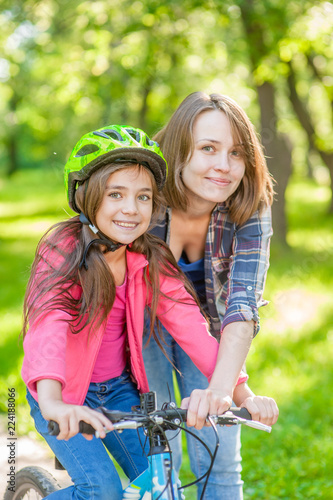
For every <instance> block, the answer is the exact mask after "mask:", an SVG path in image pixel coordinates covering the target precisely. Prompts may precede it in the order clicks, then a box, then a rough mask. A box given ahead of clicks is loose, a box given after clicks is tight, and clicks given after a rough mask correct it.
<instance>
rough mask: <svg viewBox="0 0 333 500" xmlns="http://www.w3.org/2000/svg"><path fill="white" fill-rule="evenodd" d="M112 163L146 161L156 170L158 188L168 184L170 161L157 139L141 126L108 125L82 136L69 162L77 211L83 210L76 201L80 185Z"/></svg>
mask: <svg viewBox="0 0 333 500" xmlns="http://www.w3.org/2000/svg"><path fill="white" fill-rule="evenodd" d="M110 162H129V163H139V164H143V165H145V166H146V167H148V168H149V169H150V170H151V172H152V173H153V175H154V177H155V180H156V185H157V189H158V190H161V189H162V187H163V186H164V183H165V180H166V176H167V163H166V161H165V159H164V158H163V155H162V152H161V150H160V148H159V145H158V144H157V142H154V141H152V140H151V139H150V138H149V137H148V136H147V135H146V134H145V132H143V131H142V130H140V129H138V128H132V127H126V126H123V125H108V126H106V127H103V128H100V129H98V130H95V131H94V132H89V133H88V134H85V135H84V136H83V137H81V139H80V140H79V142H78V143H77V144H76V146H75V147H74V149H73V151H72V153H71V155H70V157H69V160H68V161H67V163H66V165H65V171H64V176H65V186H66V191H67V194H68V203H69V206H70V207H71V208H72V209H73V210H74V211H75V212H78V213H80V210H79V209H78V208H77V206H76V204H75V191H76V189H77V185H78V184H80V183H82V182H84V181H85V180H87V179H88V178H89V177H90V176H91V174H92V173H93V172H95V171H96V170H98V169H99V168H101V167H103V166H104V165H107V164H108V163H110Z"/></svg>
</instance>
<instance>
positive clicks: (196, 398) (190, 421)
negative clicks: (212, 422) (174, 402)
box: [181, 389, 232, 429]
mask: <svg viewBox="0 0 333 500" xmlns="http://www.w3.org/2000/svg"><path fill="white" fill-rule="evenodd" d="M231 403H232V400H231V397H230V396H228V395H226V394H224V393H223V392H221V391H218V390H216V389H215V390H213V389H205V390H202V389H195V390H194V391H193V392H192V394H191V396H190V397H189V398H185V399H183V401H182V403H181V408H185V409H186V408H187V425H189V426H193V427H195V428H196V429H202V427H203V426H204V425H205V423H206V418H207V415H221V414H222V413H224V412H225V411H227V410H228V409H229V408H230V406H231Z"/></svg>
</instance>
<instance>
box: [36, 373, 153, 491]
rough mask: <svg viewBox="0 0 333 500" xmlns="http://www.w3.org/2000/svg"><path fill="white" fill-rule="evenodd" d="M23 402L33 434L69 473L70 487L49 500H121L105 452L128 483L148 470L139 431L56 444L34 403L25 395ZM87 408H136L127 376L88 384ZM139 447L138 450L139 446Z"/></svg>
mask: <svg viewBox="0 0 333 500" xmlns="http://www.w3.org/2000/svg"><path fill="white" fill-rule="evenodd" d="M27 400H28V402H29V405H30V408H31V415H32V417H33V419H34V421H35V426H36V429H37V431H38V432H39V433H40V434H41V435H42V436H43V437H44V438H45V440H46V441H47V443H48V444H49V446H50V448H51V449H52V451H53V453H54V454H55V455H56V457H57V458H58V460H59V461H60V463H61V464H62V465H63V466H64V467H65V469H66V470H67V472H68V473H69V475H70V477H71V478H72V481H73V483H74V485H73V486H69V487H68V488H65V489H62V490H59V491H58V492H56V493H51V494H50V495H49V496H48V497H47V498H50V499H52V500H53V499H54V500H56V499H59V500H60V499H61V500H66V499H75V500H79V499H80V500H88V499H89V500H110V499H112V500H118V499H119V500H121V499H122V497H123V496H122V490H123V488H122V485H121V481H120V478H119V476H118V473H117V471H116V468H115V466H114V464H113V462H112V460H111V458H110V457H109V455H108V453H107V450H108V451H109V452H110V453H111V455H112V456H113V457H114V458H115V460H116V461H117V462H118V464H119V465H120V466H121V467H122V469H123V471H124V472H125V474H126V475H127V477H128V478H129V479H130V480H131V481H132V480H133V479H135V478H136V477H137V476H138V475H139V474H141V473H142V472H143V471H144V470H146V469H147V467H148V461H147V458H146V453H147V451H148V450H147V449H145V451H143V450H142V446H143V443H145V436H144V434H143V432H142V429H140V430H139V436H138V431H136V430H125V431H123V432H122V433H118V432H116V431H114V432H113V431H112V432H109V433H108V434H107V435H106V437H105V438H104V439H96V438H95V437H93V439H92V440H91V441H88V440H86V439H85V438H84V437H83V436H82V435H81V434H77V435H76V436H74V437H72V438H71V439H69V440H68V441H63V440H61V441H59V440H57V439H56V437H54V436H49V434H48V433H47V424H48V422H47V421H46V420H45V419H44V418H43V416H42V414H41V412H40V409H39V406H38V403H37V402H36V401H35V399H34V398H33V397H32V396H31V394H30V393H29V392H28V394H27ZM84 404H85V405H86V406H89V407H90V408H97V407H98V406H104V407H106V408H108V409H109V410H122V411H130V410H131V407H132V406H134V405H138V404H140V398H139V393H138V390H137V388H136V385H135V384H134V383H133V382H132V380H131V378H130V375H129V373H128V372H123V373H122V375H121V376H120V377H115V378H112V379H110V380H108V381H106V382H102V383H98V384H97V383H91V384H90V386H89V390H88V394H87V397H86V400H85V402H84ZM141 443H142V446H141Z"/></svg>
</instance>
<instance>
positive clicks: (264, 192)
mask: <svg viewBox="0 0 333 500" xmlns="http://www.w3.org/2000/svg"><path fill="white" fill-rule="evenodd" d="M156 140H157V141H158V142H159V144H160V147H161V149H162V152H163V155H164V156H165V158H166V160H167V162H168V166H169V176H168V179H167V182H166V185H165V188H164V195H165V198H166V202H167V205H168V209H167V210H166V212H165V214H164V216H163V217H162V218H161V219H160V221H159V223H158V226H157V227H155V228H154V229H153V233H154V234H156V235H158V236H160V237H161V238H162V239H163V240H164V241H165V242H166V243H168V245H169V246H170V249H171V251H172V253H173V255H174V257H175V259H176V260H177V262H178V264H179V266H180V267H181V268H182V270H183V271H184V272H185V273H186V275H187V277H188V278H189V279H190V280H191V282H192V284H193V286H194V288H195V290H196V292H197V295H198V297H199V300H200V303H201V307H202V308H203V309H204V311H205V312H206V314H207V315H208V317H209V321H210V331H211V333H212V334H213V335H214V336H215V337H216V338H217V339H218V340H220V349H219V356H218V359H219V363H218V365H217V367H216V370H215V372H214V375H213V378H212V380H211V382H210V384H209V388H208V390H206V388H207V381H206V380H205V379H204V377H202V376H201V373H200V372H199V371H198V370H197V369H196V367H195V366H194V365H193V363H192V362H191V360H190V359H189V357H188V356H187V354H186V353H184V351H183V350H182V349H181V347H180V346H178V345H176V344H175V343H174V342H173V340H172V339H170V338H168V335H167V332H164V336H165V338H166V339H168V344H169V346H168V347H166V350H167V353H168V358H169V359H172V360H173V362H174V365H175V367H176V368H177V369H178V370H179V372H181V373H182V377H179V375H177V376H178V384H179V388H180V393H181V396H182V398H185V397H188V396H190V394H191V393H192V391H193V389H195V388H197V390H196V391H194V392H193V393H192V395H191V398H190V401H189V402H188V404H189V410H190V411H189V416H188V423H190V424H198V422H199V427H200V425H202V422H203V419H204V415H206V414H207V410H208V411H209V412H210V413H215V412H217V411H219V412H223V411H224V410H225V409H226V408H227V407H228V405H230V398H231V397H232V388H233V387H234V384H235V382H236V380H237V376H238V373H239V370H240V369H241V367H242V366H243V363H244V362H245V359H246V356H247V353H248V350H249V348H250V345H251V341H252V338H253V337H254V336H255V335H256V333H257V332H258V330H259V317H258V308H259V307H260V306H261V305H264V304H265V301H263V299H262V294H263V288H264V283H265V278H266V273H267V269H268V263H269V242H270V237H271V234H272V228H271V214H270V205H271V203H272V199H273V187H272V179H271V177H270V174H269V172H268V170H267V165H266V162H265V158H264V155H263V151H262V147H261V145H260V143H259V140H258V138H257V135H256V133H255V130H254V127H253V125H252V124H251V122H250V120H249V118H248V117H247V115H246V113H245V112H244V111H243V110H242V108H241V107H240V106H239V105H238V104H237V103H236V102H235V101H233V100H232V99H230V98H229V97H227V96H223V95H221V94H212V95H207V94H205V93H203V92H194V93H193V94H190V95H189V96H188V97H187V98H186V99H185V100H184V101H183V102H182V103H181V104H180V105H179V107H178V109H177V110H176V111H175V113H174V114H173V116H172V117H171V119H170V121H169V122H168V124H167V125H166V126H165V127H164V128H163V129H162V130H161V131H160V132H159V133H158V134H157V135H156ZM144 361H145V366H146V370H147V375H148V380H149V384H150V387H151V389H152V390H155V391H156V392H157V394H158V396H159V397H160V398H161V399H162V400H164V398H165V397H167V395H168V390H167V386H169V387H172V386H173V378H172V370H173V366H172V365H171V364H170V363H169V361H168V359H166V358H165V356H164V355H163V353H162V352H161V351H160V350H159V349H157V347H156V343H154V342H151V343H150V344H149V345H148V347H147V348H146V349H145V351H144ZM157 367H158V369H157ZM162 374H163V375H162ZM222 381H223V382H222ZM171 398H173V394H171ZM234 400H235V403H236V404H240V403H241V401H240V400H239V399H238V398H237V396H236V395H235V394H234ZM266 403H267V404H268V405H270V409H269V412H271V418H272V420H271V422H270V423H274V422H275V421H276V418H277V414H278V410H277V407H276V405H275V402H274V401H273V400H266V399H265V400H262V399H260V398H258V397H256V398H254V399H251V397H250V398H249V399H247V402H246V406H247V408H248V409H249V411H250V413H251V414H252V415H253V416H254V417H255V418H257V419H260V418H261V417H260V413H261V415H263V414H265V416H266V417H267V416H268V414H266V413H265V412H266V410H264V405H265V404H266ZM266 423H268V421H266ZM197 426H198V425H197ZM204 432H205V433H206V438H204V439H205V441H206V444H209V443H210V442H211V440H212V435H211V432H212V430H211V429H209V428H207V429H204ZM239 432H240V431H239V428H236V427H234V428H231V429H226V428H221V427H220V428H219V433H220V439H221V441H222V443H223V445H222V446H221V447H220V448H219V452H218V456H217V459H216V461H215V464H214V467H213V471H212V474H211V475H210V478H209V484H208V488H207V489H206V496H205V498H208V499H209V500H215V499H216V500H217V499H218V500H222V499H223V500H224V499H228V500H231V499H232V500H240V499H241V498H242V481H241V477H240V470H241V467H240V434H239ZM202 436H203V434H202V433H201V432H200V437H202ZM172 444H173V450H174V451H177V456H178V457H179V456H180V446H179V443H178V447H177V442H176V441H173V442H172ZM188 451H189V455H190V461H191V466H192V470H193V471H194V473H195V475H196V476H200V475H201V474H200V472H201V471H202V470H206V469H207V467H208V466H209V462H208V455H203V454H200V453H198V451H197V448H196V443H195V440H193V439H192V438H191V437H188ZM174 458H175V457H174ZM178 467H180V457H179V458H178ZM201 489H202V485H200V484H199V487H198V498H200V495H201Z"/></svg>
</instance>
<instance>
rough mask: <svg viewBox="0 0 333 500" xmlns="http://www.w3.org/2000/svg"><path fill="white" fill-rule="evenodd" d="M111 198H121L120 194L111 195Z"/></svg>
mask: <svg viewBox="0 0 333 500" xmlns="http://www.w3.org/2000/svg"><path fill="white" fill-rule="evenodd" d="M109 196H110V198H115V199H118V198H120V197H121V195H120V193H110V194H109Z"/></svg>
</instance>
